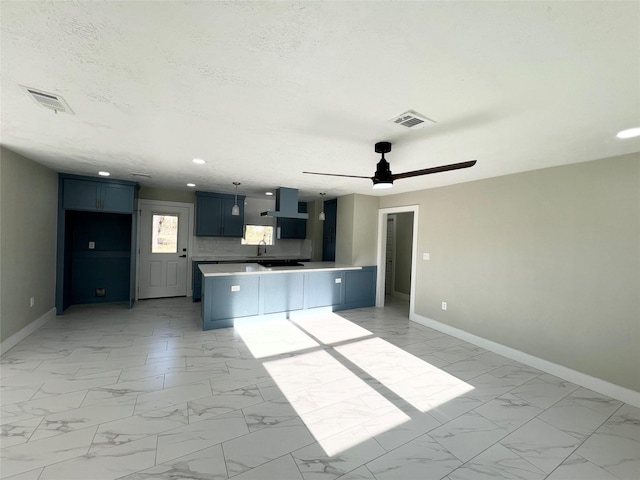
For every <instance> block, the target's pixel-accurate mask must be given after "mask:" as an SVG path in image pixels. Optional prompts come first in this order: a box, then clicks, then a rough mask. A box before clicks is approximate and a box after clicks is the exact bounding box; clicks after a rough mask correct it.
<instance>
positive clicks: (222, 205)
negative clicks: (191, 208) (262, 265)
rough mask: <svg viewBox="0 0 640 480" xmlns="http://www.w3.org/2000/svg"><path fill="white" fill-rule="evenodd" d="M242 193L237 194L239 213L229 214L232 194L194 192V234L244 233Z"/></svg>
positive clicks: (222, 235) (217, 235) (206, 235)
mask: <svg viewBox="0 0 640 480" xmlns="http://www.w3.org/2000/svg"><path fill="white" fill-rule="evenodd" d="M244 198H245V197H244V195H238V207H239V208H240V215H236V216H234V215H231V209H232V208H233V205H234V203H235V196H234V195H226V194H223V193H209V192H196V235H197V236H200V237H239V238H241V237H242V236H243V234H244Z"/></svg>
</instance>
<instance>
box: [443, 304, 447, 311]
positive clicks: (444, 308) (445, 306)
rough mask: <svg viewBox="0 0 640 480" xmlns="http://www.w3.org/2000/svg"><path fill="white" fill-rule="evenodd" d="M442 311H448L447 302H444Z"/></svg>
mask: <svg viewBox="0 0 640 480" xmlns="http://www.w3.org/2000/svg"><path fill="white" fill-rule="evenodd" d="M442 309H443V310H446V309H447V302H442Z"/></svg>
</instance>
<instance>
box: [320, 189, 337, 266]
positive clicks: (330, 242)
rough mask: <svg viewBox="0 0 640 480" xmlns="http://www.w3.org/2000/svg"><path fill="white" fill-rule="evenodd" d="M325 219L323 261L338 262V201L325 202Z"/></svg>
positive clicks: (323, 226)
mask: <svg viewBox="0 0 640 480" xmlns="http://www.w3.org/2000/svg"><path fill="white" fill-rule="evenodd" d="M323 208H324V215H325V219H324V222H323V225H322V261H323V262H335V261H336V226H337V224H338V201H337V200H336V199H333V200H327V201H326V202H324V207H323Z"/></svg>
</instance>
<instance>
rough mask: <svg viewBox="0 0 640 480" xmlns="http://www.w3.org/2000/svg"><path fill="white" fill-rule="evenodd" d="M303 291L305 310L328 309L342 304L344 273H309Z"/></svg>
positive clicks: (337, 271)
mask: <svg viewBox="0 0 640 480" xmlns="http://www.w3.org/2000/svg"><path fill="white" fill-rule="evenodd" d="M306 275H307V282H306V291H305V308H317V307H329V306H333V305H339V304H341V303H342V302H343V298H344V297H343V294H344V289H343V284H342V282H343V280H344V272H343V271H340V270H336V271H332V272H309V273H307V274H306Z"/></svg>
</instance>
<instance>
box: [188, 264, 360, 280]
mask: <svg viewBox="0 0 640 480" xmlns="http://www.w3.org/2000/svg"><path fill="white" fill-rule="evenodd" d="M234 265H238V267H239V268H251V269H252V270H250V271H240V270H237V271H223V272H215V271H214V272H205V271H204V270H212V269H219V268H220V267H224V269H225V270H227V269H230V268H232V267H233V266H234ZM216 267H217V268H216ZM198 268H199V269H200V272H202V276H203V277H205V278H210V277H231V276H236V275H274V274H279V273H296V272H301V273H304V272H332V271H336V270H362V268H363V267H362V266H355V265H334V266H331V267H330V266H324V267H322V266H321V267H316V266H313V265H309V264H307V265H305V264H303V266H302V267H263V266H261V265H258V264H257V263H239V264H233V263H232V264H226V265H200V266H199V267H198Z"/></svg>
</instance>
